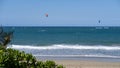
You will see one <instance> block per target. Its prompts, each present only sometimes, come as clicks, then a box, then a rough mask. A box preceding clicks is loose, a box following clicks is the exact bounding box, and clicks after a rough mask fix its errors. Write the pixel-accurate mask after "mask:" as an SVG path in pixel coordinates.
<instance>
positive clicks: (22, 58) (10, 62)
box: [0, 47, 64, 68]
mask: <svg viewBox="0 0 120 68" xmlns="http://www.w3.org/2000/svg"><path fill="white" fill-rule="evenodd" d="M0 68H64V67H63V66H62V65H57V64H56V63H55V62H54V61H46V62H42V61H37V60H36V58H35V57H34V56H32V54H25V52H24V51H22V52H20V51H18V50H15V49H5V48H2V47H0Z"/></svg>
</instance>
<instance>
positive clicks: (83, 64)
mask: <svg viewBox="0 0 120 68" xmlns="http://www.w3.org/2000/svg"><path fill="white" fill-rule="evenodd" d="M54 61H55V62H56V63H57V64H61V65H63V66H65V67H66V68H120V62H105V61H104V62H101V61H100V62H99V61H87V60H85V61H83V60H54Z"/></svg>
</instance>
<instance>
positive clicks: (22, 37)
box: [4, 27, 120, 58]
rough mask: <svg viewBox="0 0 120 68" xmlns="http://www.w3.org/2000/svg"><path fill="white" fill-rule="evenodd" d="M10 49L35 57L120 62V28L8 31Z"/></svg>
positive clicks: (20, 28) (26, 28)
mask: <svg viewBox="0 0 120 68" xmlns="http://www.w3.org/2000/svg"><path fill="white" fill-rule="evenodd" d="M4 30H7V31H9V30H14V35H13V38H12V41H11V43H10V44H9V45H8V48H13V49H18V50H21V51H25V52H26V53H31V54H33V55H34V56H54V57H55V56H59V57H68V56H69V57H79V56H82V57H109V58H120V27H4Z"/></svg>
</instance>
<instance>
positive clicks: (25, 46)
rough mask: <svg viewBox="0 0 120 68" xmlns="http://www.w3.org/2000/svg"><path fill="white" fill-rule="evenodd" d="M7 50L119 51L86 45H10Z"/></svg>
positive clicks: (108, 47) (115, 48)
mask: <svg viewBox="0 0 120 68" xmlns="http://www.w3.org/2000/svg"><path fill="white" fill-rule="evenodd" d="M7 48H14V49H92V50H99V49H101V50H120V46H100V45H96V46H95V45H94V46H86V45H65V44H61V45H57V44H56V45H51V46H32V45H12V46H8V47H7Z"/></svg>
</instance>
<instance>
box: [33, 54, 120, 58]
mask: <svg viewBox="0 0 120 68" xmlns="http://www.w3.org/2000/svg"><path fill="white" fill-rule="evenodd" d="M34 56H40V57H93V58H94V57H96V58H97V57H98V58H120V57H119V56H109V55H34Z"/></svg>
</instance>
